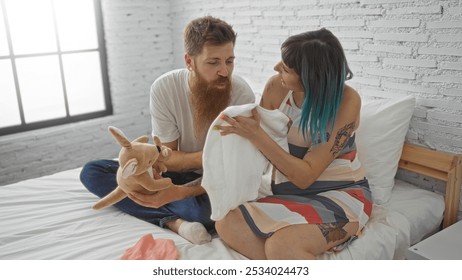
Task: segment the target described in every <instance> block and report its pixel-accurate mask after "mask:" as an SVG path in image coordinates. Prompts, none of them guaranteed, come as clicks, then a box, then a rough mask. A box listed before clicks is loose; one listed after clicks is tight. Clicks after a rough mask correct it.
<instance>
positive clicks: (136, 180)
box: [93, 126, 172, 209]
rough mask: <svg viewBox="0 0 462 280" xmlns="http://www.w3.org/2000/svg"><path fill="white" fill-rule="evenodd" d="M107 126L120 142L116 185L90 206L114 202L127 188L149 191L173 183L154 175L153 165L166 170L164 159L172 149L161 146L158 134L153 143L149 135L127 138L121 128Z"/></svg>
mask: <svg viewBox="0 0 462 280" xmlns="http://www.w3.org/2000/svg"><path fill="white" fill-rule="evenodd" d="M108 130H109V132H110V133H111V134H112V136H114V138H115V139H116V141H117V142H118V143H119V144H120V145H121V146H122V149H121V150H120V153H119V164H120V167H119V169H118V170H117V184H118V186H117V187H116V188H115V189H114V191H112V192H111V193H109V194H108V195H106V196H105V197H103V198H102V199H100V200H99V201H98V202H97V203H96V204H95V205H93V209H101V208H105V207H108V206H110V205H113V204H115V203H117V202H119V201H121V200H122V199H124V198H125V197H127V193H129V192H133V191H137V192H142V193H145V194H151V193H154V192H156V191H159V190H162V189H165V188H168V187H169V186H170V185H171V184H172V181H171V179H170V178H158V179H154V173H153V170H152V169H153V168H155V169H156V170H157V171H159V173H161V172H165V171H167V168H166V166H165V164H164V163H163V162H164V161H166V160H168V159H169V157H170V155H171V154H172V150H171V149H170V148H168V147H166V146H163V145H162V143H161V142H160V139H159V138H158V137H157V136H154V143H155V145H153V144H149V143H148V142H149V137H148V136H141V137H139V138H137V139H135V140H133V141H132V142H130V141H129V140H128V139H127V137H126V136H125V135H124V134H123V132H122V131H121V130H120V129H118V128H116V127H113V126H110V127H109V128H108ZM158 177H159V176H158Z"/></svg>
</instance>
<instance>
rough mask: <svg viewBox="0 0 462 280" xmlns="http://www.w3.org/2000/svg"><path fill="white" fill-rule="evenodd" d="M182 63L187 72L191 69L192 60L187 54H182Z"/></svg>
mask: <svg viewBox="0 0 462 280" xmlns="http://www.w3.org/2000/svg"><path fill="white" fill-rule="evenodd" d="M184 63H185V64H186V68H188V70H189V71H191V70H192V69H193V65H192V64H193V59H192V57H191V56H190V55H189V53H185V54H184Z"/></svg>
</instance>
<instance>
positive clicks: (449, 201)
mask: <svg viewBox="0 0 462 280" xmlns="http://www.w3.org/2000/svg"><path fill="white" fill-rule="evenodd" d="M399 168H401V169H403V170H407V171H411V172H415V173H418V174H422V175H424V176H428V177H431V178H435V179H438V180H442V181H444V182H446V192H445V195H444V203H445V210H444V218H443V224H442V227H443V228H446V227H448V226H450V225H452V224H454V223H455V222H457V214H458V212H459V203H460V189H461V184H462V154H451V153H446V152H441V151H434V150H430V149H428V148H424V147H421V146H417V145H414V144H408V143H405V144H404V146H403V152H402V154H401V158H400V161H399Z"/></svg>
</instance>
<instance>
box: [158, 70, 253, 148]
mask: <svg viewBox="0 0 462 280" xmlns="http://www.w3.org/2000/svg"><path fill="white" fill-rule="evenodd" d="M188 74H189V71H188V70H187V69H177V70H173V71H170V72H167V73H165V74H163V75H162V76H160V77H159V78H158V79H156V81H154V83H153V84H152V86H151V92H150V95H151V98H150V104H149V108H150V111H151V124H152V134H153V135H157V136H158V137H159V139H160V140H161V141H162V142H163V143H168V142H172V141H175V140H177V139H178V150H180V151H184V152H197V151H201V150H202V149H203V144H199V143H198V142H197V140H196V137H195V135H194V126H193V114H192V109H191V101H190V98H189V95H190V90H189V84H188ZM231 83H232V89H231V99H230V104H229V105H242V104H247V103H255V94H254V93H253V91H252V89H251V88H250V86H249V85H248V84H247V82H245V80H244V79H242V78H241V77H239V76H237V75H233V76H232V79H231Z"/></svg>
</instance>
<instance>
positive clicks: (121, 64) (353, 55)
mask: <svg viewBox="0 0 462 280" xmlns="http://www.w3.org/2000/svg"><path fill="white" fill-rule="evenodd" d="M210 2H211V1H208V0H173V1H168V0H165V1H148V0H131V1H130V0H116V1H114V0H113V1H110V0H104V1H103V13H104V19H105V30H106V41H107V48H108V61H109V71H110V72H109V74H110V82H111V90H112V97H113V104H114V108H115V116H113V117H107V118H103V119H100V120H95V121H89V122H84V123H79V124H74V125H68V126H63V127H58V128H53V129H45V130H38V131H35V132H33V133H23V134H18V135H14V136H7V137H0V158H1V161H0V185H1V184H5V183H8V182H12V181H16V180H20V179H24V178H31V177H36V176H40V175H43V174H48V173H51V172H53V171H58V170H63V169H68V168H69V167H77V166H81V165H82V164H83V163H84V162H85V161H87V160H89V159H92V158H101V157H105V158H106V157H110V156H115V155H116V152H117V151H118V148H117V147H116V146H115V145H114V143H113V140H112V139H111V138H110V137H109V136H108V134H107V132H106V130H105V129H106V126H107V125H108V124H116V125H119V126H120V127H121V128H122V129H124V130H126V131H127V134H128V135H129V137H135V136H138V135H140V134H141V133H148V132H149V129H150V128H149V127H150V124H149V116H148V115H149V111H148V108H147V104H146V102H147V99H146V98H147V94H148V90H149V86H150V84H151V82H152V81H153V80H154V79H155V78H156V77H157V76H158V75H160V74H161V73H162V72H164V71H167V70H169V69H171V68H177V67H183V65H184V62H183V54H184V53H183V38H182V32H183V28H184V26H185V25H186V23H187V22H188V21H189V20H191V19H193V18H196V17H199V16H203V15H213V16H216V17H220V18H222V19H224V20H226V21H227V22H229V23H230V24H232V25H233V26H234V28H235V30H236V31H237V33H238V38H237V45H236V56H237V59H236V68H235V69H236V70H235V73H237V74H240V75H242V76H243V77H244V78H245V79H246V80H247V81H248V82H249V83H250V85H251V86H252V88H253V89H254V90H255V92H256V93H261V91H262V89H263V86H264V84H265V82H266V80H267V79H268V77H269V76H271V75H273V74H274V71H273V70H272V68H273V65H274V64H275V63H276V62H277V61H278V60H279V58H280V52H279V47H280V44H281V43H282V41H283V40H284V39H285V38H287V37H288V36H290V35H293V34H296V33H299V32H303V31H306V30H313V29H318V28H320V27H326V28H328V29H330V30H331V31H333V32H334V33H335V34H336V35H337V36H338V37H339V38H340V41H341V42H342V44H343V46H344V48H345V51H346V54H347V58H348V60H349V63H350V66H351V68H352V70H353V71H354V74H355V78H354V79H353V80H352V81H351V84H352V85H353V86H354V87H355V88H356V89H357V90H358V91H359V92H360V93H361V94H362V95H364V96H366V97H378V98H381V97H387V96H395V95H396V96H399V95H413V96H415V97H416V98H417V108H416V110H415V112H414V116H413V118H412V121H411V127H410V130H409V132H408V134H407V141H408V142H412V143H419V144H421V145H425V146H428V147H431V148H435V149H437V150H441V151H448V152H453V153H462V18H461V15H462V4H461V1H459V0H447V1H437V0H234V1H233V0H227V1H222V0H216V1H213V3H210ZM79 130H83V131H82V132H80V131H79ZM51 141H57V142H56V143H54V142H53V143H52V142H51ZM40 167H44V168H43V169H42V168H40ZM400 176H405V177H406V178H407V179H409V180H411V181H412V180H415V181H421V182H423V183H424V184H425V185H426V186H427V187H428V188H439V187H440V186H441V184H440V183H439V182H433V181H427V180H424V179H422V178H419V177H413V176H412V175H410V174H404V175H402V174H401V173H400ZM461 209H462V208H461Z"/></svg>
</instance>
